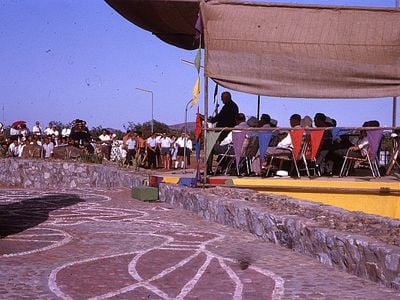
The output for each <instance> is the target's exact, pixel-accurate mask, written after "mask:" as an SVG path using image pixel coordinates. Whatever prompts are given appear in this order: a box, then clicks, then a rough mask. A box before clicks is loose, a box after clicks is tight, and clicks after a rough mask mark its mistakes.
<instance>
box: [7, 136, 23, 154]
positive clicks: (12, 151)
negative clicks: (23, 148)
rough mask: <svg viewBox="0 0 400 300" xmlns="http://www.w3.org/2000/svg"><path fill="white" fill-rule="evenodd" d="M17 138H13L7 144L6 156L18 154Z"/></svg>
mask: <svg viewBox="0 0 400 300" xmlns="http://www.w3.org/2000/svg"><path fill="white" fill-rule="evenodd" d="M19 150H20V149H19V147H18V139H13V140H12V142H11V144H10V145H9V146H8V150H7V156H9V157H18V156H19Z"/></svg>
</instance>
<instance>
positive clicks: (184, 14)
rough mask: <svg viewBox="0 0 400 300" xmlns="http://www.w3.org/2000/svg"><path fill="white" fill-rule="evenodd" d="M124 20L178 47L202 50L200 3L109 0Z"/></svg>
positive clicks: (184, 0) (192, 0) (158, 0)
mask: <svg viewBox="0 0 400 300" xmlns="http://www.w3.org/2000/svg"><path fill="white" fill-rule="evenodd" d="M106 2H107V3H108V4H109V5H110V6H111V7H112V8H114V9H115V10H116V11H117V12H118V13H119V14H121V15H122V16H123V17H124V18H126V19H127V20H129V21H130V22H132V23H134V24H135V25H137V26H139V27H141V28H143V29H145V30H148V31H151V32H152V33H153V34H154V35H156V36H157V37H158V38H159V39H161V40H162V41H164V42H166V43H168V44H171V45H174V46H176V47H179V48H183V49H187V50H193V49H197V48H198V47H199V39H196V29H195V24H196V20H197V18H198V14H199V2H200V1H199V0H106Z"/></svg>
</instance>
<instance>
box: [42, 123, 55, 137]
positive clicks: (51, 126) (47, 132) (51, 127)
mask: <svg viewBox="0 0 400 300" xmlns="http://www.w3.org/2000/svg"><path fill="white" fill-rule="evenodd" d="M44 134H45V135H52V134H54V131H53V124H52V123H51V122H50V123H49V126H47V127H46V129H45V130H44Z"/></svg>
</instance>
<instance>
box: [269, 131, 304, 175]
mask: <svg viewBox="0 0 400 300" xmlns="http://www.w3.org/2000/svg"><path fill="white" fill-rule="evenodd" d="M289 134H290V138H291V140H292V145H293V148H276V150H277V151H276V152H275V153H273V154H271V155H270V161H269V164H270V165H272V163H273V161H274V159H280V160H290V161H292V163H293V165H294V167H295V169H296V173H297V177H298V178H300V177H301V176H300V170H299V167H298V165H297V162H298V161H302V162H303V164H304V166H305V170H306V172H307V176H308V177H310V171H309V170H308V165H307V159H306V154H305V153H306V150H307V147H308V143H309V142H308V138H307V137H306V136H304V128H301V129H300V128H299V129H292V130H290V131H289ZM270 169H271V168H268V169H267V173H266V176H268V175H269V172H270Z"/></svg>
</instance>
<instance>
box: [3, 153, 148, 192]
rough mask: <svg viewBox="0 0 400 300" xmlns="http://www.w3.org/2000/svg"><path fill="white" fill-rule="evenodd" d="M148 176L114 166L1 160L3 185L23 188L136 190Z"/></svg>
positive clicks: (52, 161)
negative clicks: (134, 188) (117, 188)
mask: <svg viewBox="0 0 400 300" xmlns="http://www.w3.org/2000/svg"><path fill="white" fill-rule="evenodd" d="M147 178H148V176H145V175H140V174H133V173H131V172H128V171H124V170H121V169H118V168H116V167H114V166H107V165H100V164H83V163H79V162H75V161H63V160H28V159H12V158H9V159H1V160H0V182H1V183H4V184H7V185H9V186H14V187H24V188H36V189H41V188H47V189H58V188H70V189H74V188H85V187H103V188H112V187H134V186H139V185H141V184H142V182H143V180H145V179H147Z"/></svg>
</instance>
